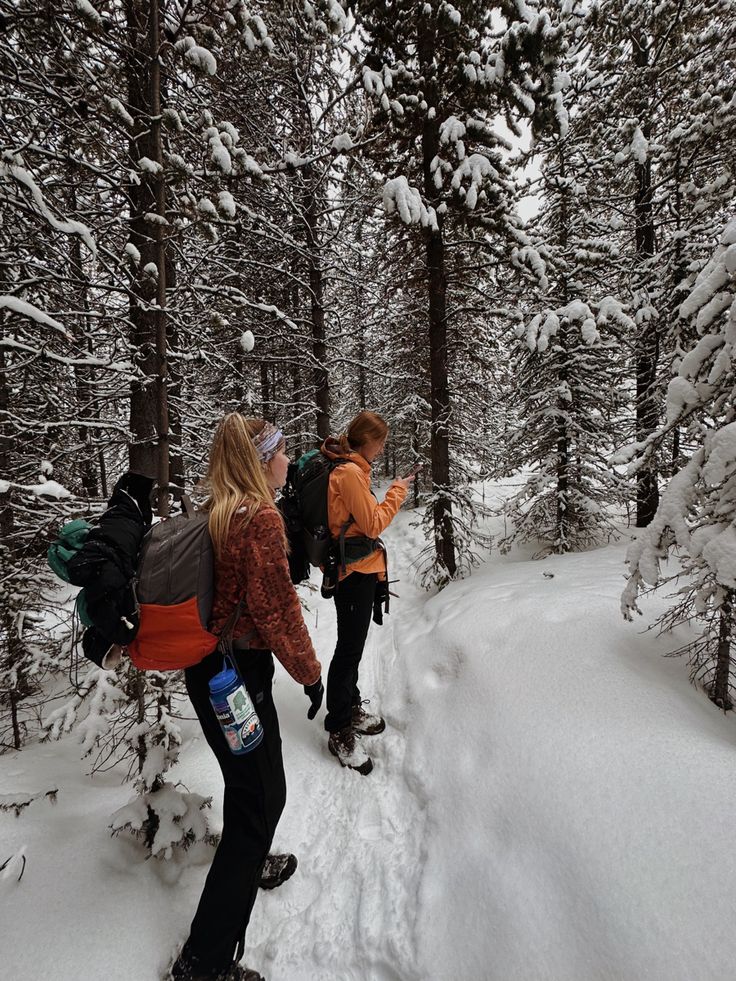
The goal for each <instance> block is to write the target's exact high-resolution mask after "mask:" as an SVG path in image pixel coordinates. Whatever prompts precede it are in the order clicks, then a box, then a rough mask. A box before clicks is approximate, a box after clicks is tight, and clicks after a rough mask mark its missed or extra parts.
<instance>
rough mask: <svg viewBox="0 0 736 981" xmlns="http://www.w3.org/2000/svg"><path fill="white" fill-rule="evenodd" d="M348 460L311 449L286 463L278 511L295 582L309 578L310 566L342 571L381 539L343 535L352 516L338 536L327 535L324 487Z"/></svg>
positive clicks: (327, 523) (374, 547)
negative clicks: (329, 456) (330, 457)
mask: <svg viewBox="0 0 736 981" xmlns="http://www.w3.org/2000/svg"><path fill="white" fill-rule="evenodd" d="M347 462H348V461H347V460H346V459H344V458H338V459H336V460H330V459H329V458H328V457H326V456H325V455H324V453H322V452H321V451H320V450H310V451H309V452H308V453H305V454H304V455H303V456H301V457H300V458H299V459H298V460H297V461H296V463H291V464H289V471H288V475H287V478H286V486H285V487H284V490H283V492H282V495H281V500H280V502H279V510H280V511H281V514H282V515H283V518H284V523H285V525H286V536H287V539H288V541H289V571H290V573H291V580H292V582H294V583H300V582H304V580H305V579H308V578H309V573H310V567H311V566H318V567H321V568H323V569H325V574H326V576H328V577H329V578H330V579H332V578H336V577H335V576H331V575H329V570H333V572H336V570H337V568H338V566H339V567H340V568H341V569H342V570H343V571H344V570H345V567H346V565H347V564H348V563H350V562H356V561H357V560H358V559H362V558H365V556H366V555H370V554H371V552H373V551H375V549H376V548H378V547H379V545H380V539H378V538H367V537H366V536H365V535H356V536H351V537H350V538H348V539H346V538H345V533H346V531H347V530H348V528H349V527H350V525H351V524H353V520H354V519H353V518H352V516H351V517H350V519H349V520H348V521H346V522H345V524H344V525H343V526H342V528H341V529H340V534H339V536H338V537H337V538H333V537H332V535H331V534H330V527H329V520H328V515H327V490H328V487H329V483H330V474H331V473H332V471H333V470H334V469H335V468H336V467H340V466H342V465H343V464H345V463H347Z"/></svg>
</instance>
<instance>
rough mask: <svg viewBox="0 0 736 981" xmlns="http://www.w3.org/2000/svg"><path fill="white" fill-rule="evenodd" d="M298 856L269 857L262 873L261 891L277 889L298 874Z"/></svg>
mask: <svg viewBox="0 0 736 981" xmlns="http://www.w3.org/2000/svg"><path fill="white" fill-rule="evenodd" d="M297 864H298V863H297V860H296V855H289V854H286V855H269V856H268V857H267V858H266V862H265V864H264V866H263V871H262V872H261V881H260V882H259V883H258V885H259V886H260V887H261V889H277V888H278V887H279V886H280V885H282V884H283V883H284V882H286V880H287V879H290V878H291V877H292V875H293V874H294V873H295V872H296V867H297Z"/></svg>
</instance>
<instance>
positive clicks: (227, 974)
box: [165, 954, 265, 981]
mask: <svg viewBox="0 0 736 981" xmlns="http://www.w3.org/2000/svg"><path fill="white" fill-rule="evenodd" d="M165 981H265V979H264V977H263V975H261V974H259V973H258V971H253V970H251V968H249V967H243V965H242V964H231V965H230V966H229V967H226V968H224V969H223V970H222V971H218V972H216V973H214V974H213V973H212V971H206V970H204V969H203V968H202V966H201V965H200V964H198V963H197V960H196V959H195V958H192V957H191V955H190V956H186V955H184V956H182V955H181V954H180V955H179V957H177V959H176V960H175V961H174V963H173V964H172V965H171V970H170V971H169V973H168V974H167V975H166V978H165Z"/></svg>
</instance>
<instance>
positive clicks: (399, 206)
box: [383, 176, 437, 228]
mask: <svg viewBox="0 0 736 981" xmlns="http://www.w3.org/2000/svg"><path fill="white" fill-rule="evenodd" d="M383 207H384V210H385V212H386V214H387V215H390V214H393V213H394V212H396V213H397V214H398V215H399V217H400V218H401V220H402V221H403V222H404V224H405V225H421V226H422V227H423V228H436V227H437V216H436V214H435V212H434V209H433V208H427V207H426V205H425V204H424V201H423V200H422V195H421V193H420V192H419V190H418V189H417V188H416V187H413V186H412V185H410V184H409V182H408V181H407V179H406V177H403V176H402V177H394V178H392V179H391V180H389V181H386V183H385V184H384V186H383Z"/></svg>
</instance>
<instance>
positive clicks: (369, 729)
mask: <svg viewBox="0 0 736 981" xmlns="http://www.w3.org/2000/svg"><path fill="white" fill-rule="evenodd" d="M367 704H368V699H367V698H366V699H364V700H363V701H362V702H360V703H359V704H358V705H353V715H352V726H353V729H354V730H355V732H357V733H360V735H361V736H377V735H378V733H379V732H383V730H384V729H385V728H386V720H385V719H382V718H381V716H380V715H373V713H372V712H366V710H365V709H364V708H363V706H364V705H367Z"/></svg>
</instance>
